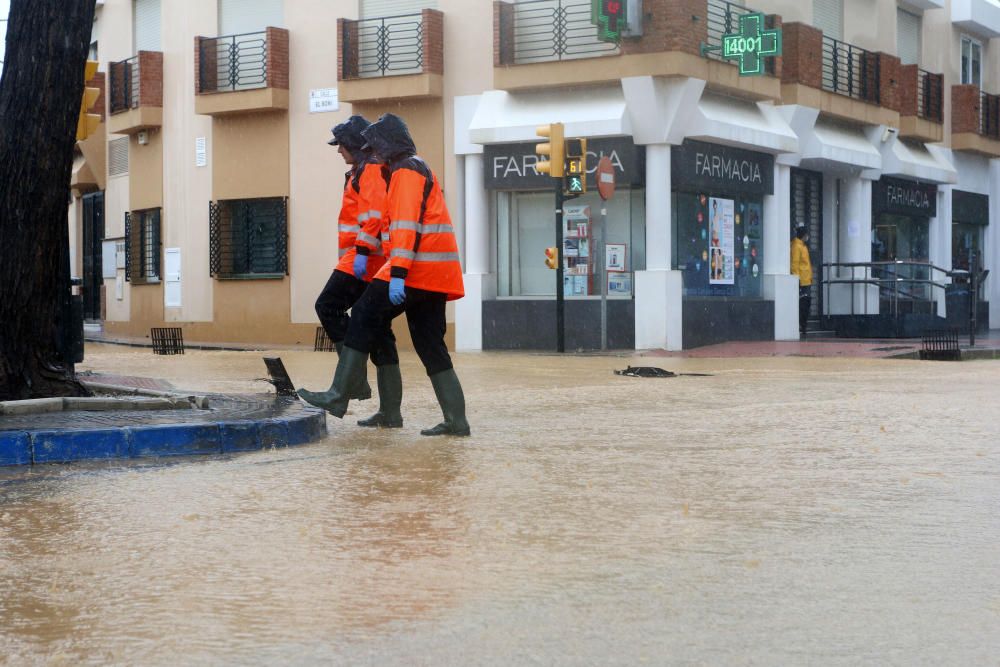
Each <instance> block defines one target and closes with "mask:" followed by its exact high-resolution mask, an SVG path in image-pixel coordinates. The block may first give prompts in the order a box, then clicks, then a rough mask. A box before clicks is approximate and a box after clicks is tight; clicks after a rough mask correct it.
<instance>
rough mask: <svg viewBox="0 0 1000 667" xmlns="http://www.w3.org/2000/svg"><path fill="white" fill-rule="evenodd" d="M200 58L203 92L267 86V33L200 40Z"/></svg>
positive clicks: (200, 76) (250, 33) (251, 33)
mask: <svg viewBox="0 0 1000 667" xmlns="http://www.w3.org/2000/svg"><path fill="white" fill-rule="evenodd" d="M199 58H200V62H201V69H200V75H199V79H200V84H201V87H200V90H201V92H203V93H210V92H230V91H235V90H250V89H253V88H265V87H267V33H266V32H249V33H244V34H242V35H226V36H223V37H214V38H211V39H203V40H202V41H201V46H200V48H199Z"/></svg>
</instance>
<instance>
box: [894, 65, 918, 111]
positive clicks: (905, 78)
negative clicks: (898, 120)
mask: <svg viewBox="0 0 1000 667" xmlns="http://www.w3.org/2000/svg"><path fill="white" fill-rule="evenodd" d="M918 69H919V68H918V67H917V66H916V65H900V66H899V86H898V88H897V89H896V101H897V102H898V104H899V109H898V111H899V115H901V116H916V115H918V113H917V112H918V110H919V109H920V102H919V100H918V99H917V79H918V78H919V76H920V73H919V72H918Z"/></svg>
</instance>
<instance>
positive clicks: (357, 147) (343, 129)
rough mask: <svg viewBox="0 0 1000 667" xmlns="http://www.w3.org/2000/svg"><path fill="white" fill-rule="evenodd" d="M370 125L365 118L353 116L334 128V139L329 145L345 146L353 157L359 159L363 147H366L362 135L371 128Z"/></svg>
mask: <svg viewBox="0 0 1000 667" xmlns="http://www.w3.org/2000/svg"><path fill="white" fill-rule="evenodd" d="M370 125H371V123H369V122H368V121H367V120H365V118H364V117H363V116H351V117H350V118H348V119H347V120H345V121H344V122H343V123H340V124H339V125H337V126H336V127H334V128H333V130H332V132H333V139H330V141H328V142H327V143H328V144H330V145H331V146H343V147H344V148H346V149H347V150H349V151H350V152H351V153H352V154H353V155H355V156H356V157H359V156H360V154H361V153H362V150H361V148H362V146H364V145H365V140H364V137H362V136H361V133H362V132H363V131H364V130H365V128H367V127H369V126H370Z"/></svg>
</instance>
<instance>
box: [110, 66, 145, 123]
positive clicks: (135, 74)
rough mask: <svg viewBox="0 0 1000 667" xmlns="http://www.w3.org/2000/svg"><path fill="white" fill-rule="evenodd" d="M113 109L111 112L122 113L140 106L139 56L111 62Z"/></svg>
mask: <svg viewBox="0 0 1000 667" xmlns="http://www.w3.org/2000/svg"><path fill="white" fill-rule="evenodd" d="M108 69H109V71H110V72H111V77H110V79H111V81H110V88H111V96H110V97H111V100H110V101H111V109H110V113H113V114H115V113H120V112H122V111H128V110H129V109H136V108H138V107H139V81H140V78H139V56H132V57H131V58H127V59H125V60H121V61H119V62H115V63H111V64H110V65H109V67H108Z"/></svg>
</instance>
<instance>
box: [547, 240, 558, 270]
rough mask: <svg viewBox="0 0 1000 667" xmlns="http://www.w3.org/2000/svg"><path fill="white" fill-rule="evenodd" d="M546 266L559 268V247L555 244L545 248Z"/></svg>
mask: <svg viewBox="0 0 1000 667" xmlns="http://www.w3.org/2000/svg"><path fill="white" fill-rule="evenodd" d="M545 266H547V267H549V268H550V269H558V268H559V249H558V248H556V247H555V246H552V247H551V248H546V249H545Z"/></svg>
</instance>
